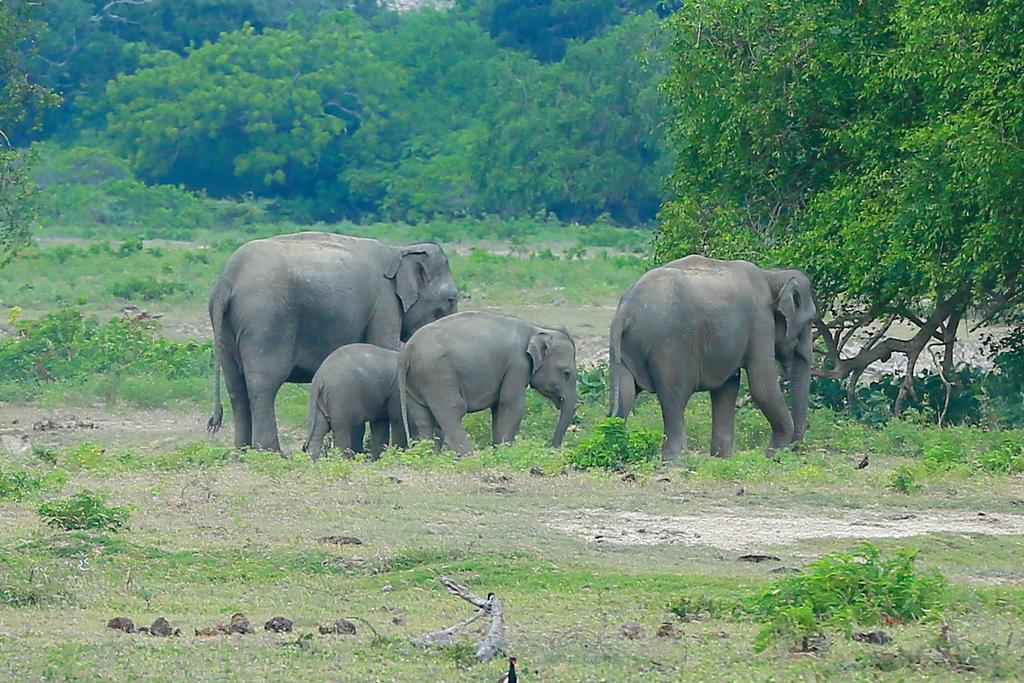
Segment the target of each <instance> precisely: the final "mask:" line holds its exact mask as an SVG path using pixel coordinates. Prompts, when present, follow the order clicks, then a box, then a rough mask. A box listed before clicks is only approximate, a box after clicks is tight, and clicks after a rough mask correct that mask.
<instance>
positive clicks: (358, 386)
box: [302, 344, 405, 460]
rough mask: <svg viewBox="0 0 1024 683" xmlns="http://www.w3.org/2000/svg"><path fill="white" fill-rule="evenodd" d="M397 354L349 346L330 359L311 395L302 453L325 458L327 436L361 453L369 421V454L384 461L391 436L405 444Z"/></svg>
mask: <svg viewBox="0 0 1024 683" xmlns="http://www.w3.org/2000/svg"><path fill="white" fill-rule="evenodd" d="M397 377H398V352H397V351H390V350H388V349H382V348H380V347H379V346H373V345H371V344H349V345H347V346H342V347H341V348H339V349H337V350H335V351H334V352H333V353H332V354H331V355H329V356H327V358H326V360H324V362H323V364H322V365H321V366H320V368H319V369H318V370H317V371H316V374H315V375H313V383H312V386H311V387H310V392H309V438H308V439H306V443H305V445H303V447H302V450H304V451H306V452H308V453H310V454H311V455H312V457H313V459H314V460H316V459H317V458H319V457H320V454H321V453H322V452H323V447H324V437H325V436H327V432H333V433H334V445H335V447H336V448H338V449H340V450H343V451H344V450H349V451H362V449H363V443H362V441H363V434H364V431H363V430H364V428H365V426H366V423H367V422H369V423H370V439H371V446H370V452H371V453H372V454H373V457H374V458H376V457H379V456H380V453H381V451H382V450H384V446H385V445H387V443H388V433H389V432H391V433H392V434H393V435H394V437H395V440H396V441H398V442H399V445H402V446H404V445H405V439H404V438H402V437H401V436H400V435H402V434H404V432H403V429H402V423H401V421H400V420H401V418H400V417H399V415H400V413H401V403H400V397H399V393H398V383H397Z"/></svg>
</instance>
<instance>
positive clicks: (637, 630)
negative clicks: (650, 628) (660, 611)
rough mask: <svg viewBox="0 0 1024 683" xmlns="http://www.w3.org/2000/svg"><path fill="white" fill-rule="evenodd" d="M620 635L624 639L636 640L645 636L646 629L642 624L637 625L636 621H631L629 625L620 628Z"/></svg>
mask: <svg viewBox="0 0 1024 683" xmlns="http://www.w3.org/2000/svg"><path fill="white" fill-rule="evenodd" d="M619 633H620V634H621V635H622V637H623V638H629V639H630V640H636V639H637V638H640V637H642V636H643V635H644V629H643V627H642V626H641V625H640V624H638V623H636V622H635V621H631V622H629V623H626V624H623V625H622V626H621V628H619Z"/></svg>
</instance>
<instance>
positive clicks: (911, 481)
mask: <svg viewBox="0 0 1024 683" xmlns="http://www.w3.org/2000/svg"><path fill="white" fill-rule="evenodd" d="M889 489H890V490H892V491H895V492H896V493H913V492H914V491H920V490H921V484H920V483H918V481H917V476H916V475H915V473H914V469H913V468H911V467H909V466H908V465H900V466H899V467H897V468H896V471H895V472H894V473H893V475H892V479H890V480H889Z"/></svg>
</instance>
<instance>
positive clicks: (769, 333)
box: [609, 256, 817, 462]
mask: <svg viewBox="0 0 1024 683" xmlns="http://www.w3.org/2000/svg"><path fill="white" fill-rule="evenodd" d="M816 315H817V311H816V308H815V304H814V299H813V295H812V292H811V283H810V280H808V278H807V276H806V275H804V274H803V273H802V272H800V271H799V270H768V269H762V268H759V267H757V266H756V265H754V264H753V263H750V262H748V261H719V260H715V259H709V258H705V257H703V256H687V257H685V258H681V259H678V260H676V261H672V262H671V263H667V264H665V265H664V266H661V267H660V268H655V269H653V270H650V271H648V272H647V273H645V274H644V275H643V276H642V277H641V278H640V279H639V280H637V281H636V282H635V283H634V284H633V285H632V286H631V287H630V288H629V289H628V290H627V291H626V293H625V294H624V295H623V296H622V299H621V300H620V301H619V307H618V309H617V310H616V312H615V317H614V318H613V320H612V326H611V338H610V347H609V351H610V360H611V364H610V370H609V372H610V374H611V377H610V384H611V386H610V389H611V405H610V407H609V415H611V416H615V417H621V418H623V419H625V418H626V417H628V416H629V414H630V412H631V411H632V409H633V402H634V401H635V400H636V395H637V392H639V391H650V392H653V393H655V394H657V395H658V402H659V403H660V404H661V412H662V420H663V423H664V426H665V441H664V444H663V445H662V451H661V452H662V459H663V460H664V461H666V462H675V461H678V459H679V457H680V456H681V455H682V453H683V451H684V450H685V449H686V424H685V420H684V413H685V410H686V403H687V401H688V400H689V398H690V395H691V394H692V393H693V392H695V391H710V392H711V410H712V437H711V452H712V454H713V455H719V456H723V457H728V456H729V455H731V454H732V448H733V432H734V420H735V414H736V396H737V393H738V391H739V384H740V376H739V371H740V369H741V368H743V369H745V370H746V371H747V381H748V384H749V386H750V394H751V398H752V399H753V400H754V403H755V404H756V405H757V406H758V408H760V409H761V412H763V413H764V415H765V417H767V418H768V421H769V422H770V423H771V426H772V440H771V444H770V446H769V450H774V449H777V448H782V447H785V446H787V445H788V444H790V443H792V442H793V441H795V440H798V439H800V438H802V437H803V435H804V432H805V431H806V429H807V407H808V393H809V388H810V378H811V375H810V363H811V339H812V330H811V325H812V322H813V320H814V318H815V316H816ZM780 364H781V366H782V368H783V371H784V373H785V375H786V376H787V378H788V379H789V380H790V391H791V399H792V405H793V408H792V412H791V411H790V409H789V408H788V407H787V406H786V400H785V397H784V396H783V394H782V390H781V389H780V387H779V365H780Z"/></svg>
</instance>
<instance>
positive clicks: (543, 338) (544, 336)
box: [526, 332, 551, 372]
mask: <svg viewBox="0 0 1024 683" xmlns="http://www.w3.org/2000/svg"><path fill="white" fill-rule="evenodd" d="M550 347H551V335H550V334H548V333H547V332H537V333H536V334H534V335H533V336H532V337H530V343H529V344H527V345H526V352H527V353H528V354H530V360H532V361H533V372H537V368H539V367H540V366H541V365H542V364H543V363H544V359H545V358H547V356H548V349H549V348H550Z"/></svg>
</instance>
